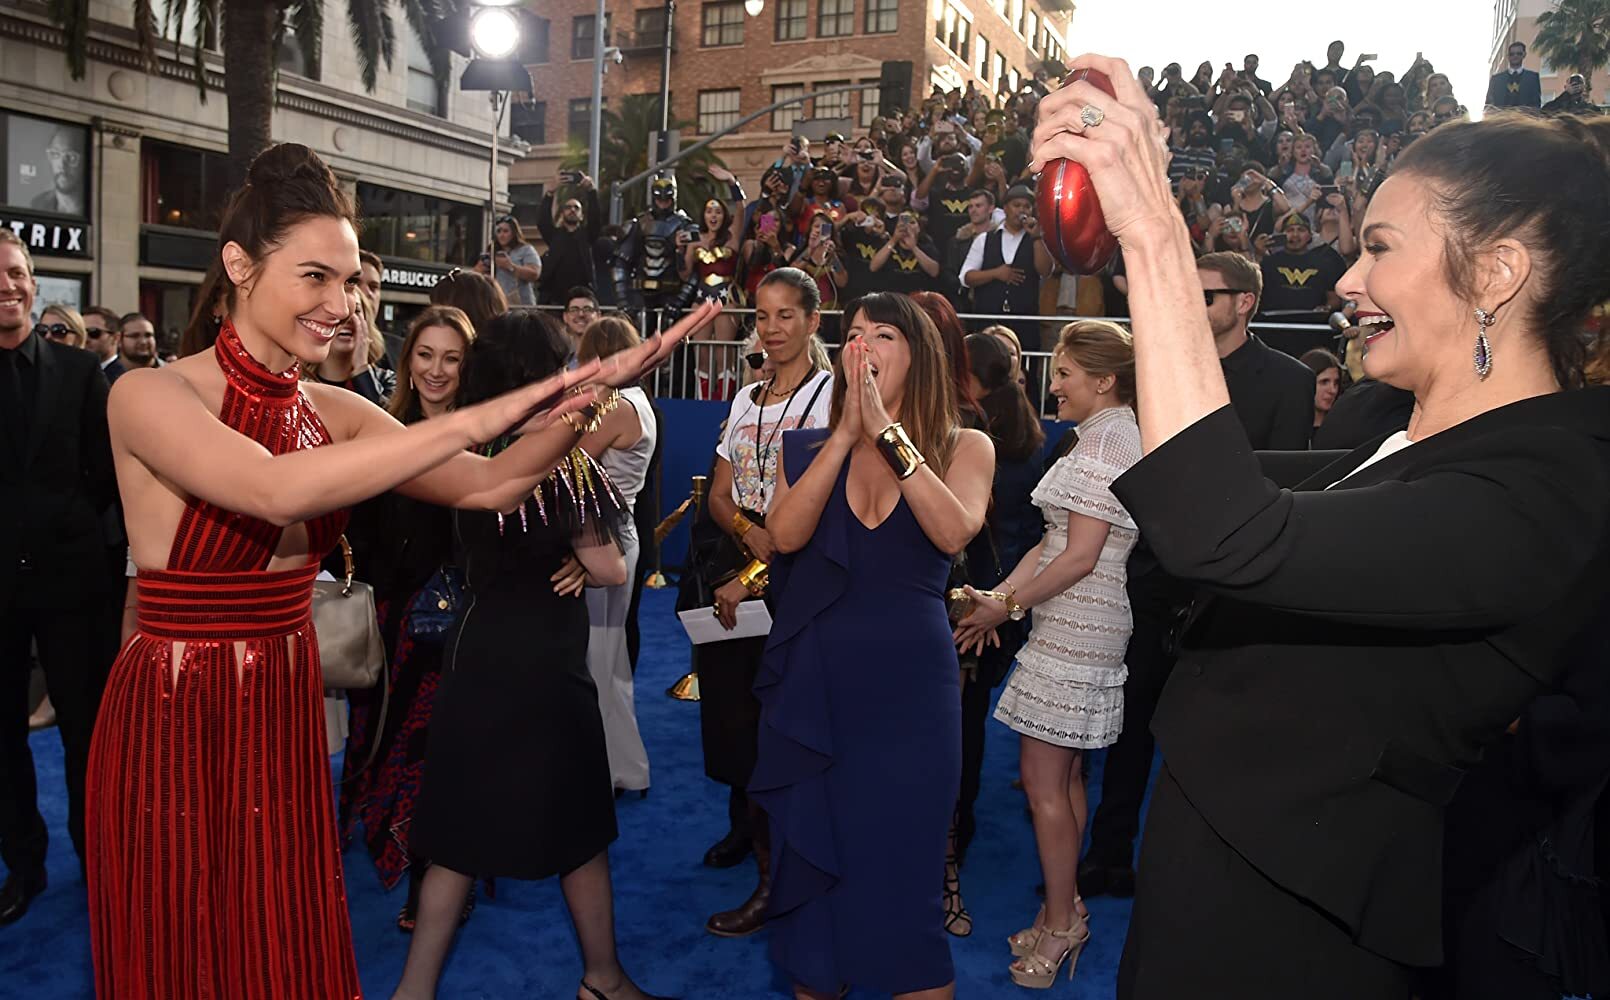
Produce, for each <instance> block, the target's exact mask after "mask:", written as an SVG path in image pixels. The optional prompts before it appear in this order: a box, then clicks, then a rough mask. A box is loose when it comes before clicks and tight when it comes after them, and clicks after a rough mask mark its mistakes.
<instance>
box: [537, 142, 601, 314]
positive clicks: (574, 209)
mask: <svg viewBox="0 0 1610 1000" xmlns="http://www.w3.org/2000/svg"><path fill="white" fill-rule="evenodd" d="M566 188H580V189H581V193H580V195H579V196H578V195H577V194H576V193H575V192H574V191H569V192H567V193H566V195H565V198H564V201H563V202H561V203H559V206H558V208H557V210H556V209H555V202H556V198H555V193H556V192H559V191H562V190H564V189H566ZM602 224H603V213H602V212H600V211H599V208H598V188H597V187H596V186H595V185H594V184H593V179H592V178H591V177H588V176H587V175H586V174H584V173H582V172H581V171H580V170H561V171H559V176H558V177H557V178H556V183H555V184H554V186H553V190H552V191H548V192H547V193H545V194H544V195H543V196H542V206H541V207H540V208H539V209H538V210H537V231H538V232H540V233H542V239H543V242H545V243H547V244H548V252H547V254H546V255H545V256H546V259H545V261H544V262H543V265H542V278H541V281H540V285H541V288H542V293H543V294H542V298H543V300H544V301H547V302H562V301H563V296H564V295H565V293H566V292H567V291H569V290H570V289H572V288H578V287H579V288H592V287H593V284H594V274H595V272H594V271H593V244H594V243H597V242H598V236H599V227H600V226H602Z"/></svg>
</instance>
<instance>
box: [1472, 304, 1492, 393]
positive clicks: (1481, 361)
mask: <svg viewBox="0 0 1610 1000" xmlns="http://www.w3.org/2000/svg"><path fill="white" fill-rule="evenodd" d="M1496 322H1498V317H1497V316H1494V315H1493V314H1492V313H1490V312H1488V311H1487V310H1485V309H1477V310H1476V323H1477V324H1478V325H1479V326H1480V329H1479V330H1478V331H1477V332H1476V351H1475V353H1474V355H1473V356H1472V360H1473V361H1474V362H1475V367H1476V377H1477V378H1479V379H1481V380H1482V381H1486V379H1487V376H1489V375H1491V374H1492V373H1493V345H1492V344H1491V343H1489V342H1488V340H1487V328H1488V327H1490V326H1492V325H1493V324H1494V323H1496Z"/></svg>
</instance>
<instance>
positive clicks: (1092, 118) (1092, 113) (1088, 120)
mask: <svg viewBox="0 0 1610 1000" xmlns="http://www.w3.org/2000/svg"><path fill="white" fill-rule="evenodd" d="M1106 120H1107V113H1106V112H1105V111H1102V110H1101V109H1100V108H1098V107H1096V106H1095V105H1094V104H1086V105H1085V106H1084V108H1083V109H1081V110H1080V112H1079V122H1080V124H1082V125H1083V126H1084V127H1085V128H1095V127H1096V126H1097V125H1100V124H1101V123H1102V122H1104V121H1106Z"/></svg>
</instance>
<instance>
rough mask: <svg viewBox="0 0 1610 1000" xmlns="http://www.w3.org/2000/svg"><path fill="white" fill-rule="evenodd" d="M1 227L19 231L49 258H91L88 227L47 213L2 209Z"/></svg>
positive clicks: (31, 244)
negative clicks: (42, 214) (37, 213)
mask: <svg viewBox="0 0 1610 1000" xmlns="http://www.w3.org/2000/svg"><path fill="white" fill-rule="evenodd" d="M0 226H4V227H5V228H7V229H9V230H11V231H12V232H14V233H16V234H17V236H18V238H19V239H21V240H22V241H23V242H24V243H26V244H27V245H28V249H29V250H30V251H31V252H33V253H36V254H41V255H44V256H49V257H88V256H90V247H89V226H88V225H86V224H84V223H82V222H67V221H64V220H62V219H51V218H46V217H44V216H36V215H24V214H21V213H18V212H13V211H11V210H9V209H6V210H0Z"/></svg>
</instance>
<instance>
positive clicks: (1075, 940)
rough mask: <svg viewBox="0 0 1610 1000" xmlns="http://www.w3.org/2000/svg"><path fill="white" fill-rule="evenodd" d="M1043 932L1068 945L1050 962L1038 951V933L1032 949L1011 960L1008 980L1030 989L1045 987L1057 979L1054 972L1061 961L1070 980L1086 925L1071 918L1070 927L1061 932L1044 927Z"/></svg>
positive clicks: (1087, 933)
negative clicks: (1066, 967) (1009, 978)
mask: <svg viewBox="0 0 1610 1000" xmlns="http://www.w3.org/2000/svg"><path fill="white" fill-rule="evenodd" d="M1045 934H1046V935H1050V936H1051V937H1053V938H1057V939H1058V940H1061V941H1066V942H1068V948H1067V950H1066V951H1064V952H1063V953H1062V954H1061V955H1058V956H1057V958H1056V961H1054V962H1053V961H1052V960H1051V959H1050V958H1047V957H1046V956H1045V955H1042V954H1040V952H1039V950H1038V948H1039V941H1040V940H1044V935H1041V937H1040V938H1039V940H1037V941H1036V943H1035V948H1036V950H1035V951H1032V952H1030V953H1029V954H1027V955H1025V956H1023V957H1021V958H1018V959H1016V960H1014V961H1013V962H1012V964H1011V966H1010V967H1008V968H1007V970H1006V971H1007V973H1008V974H1010V975H1011V977H1012V982H1014V983H1016V984H1018V985H1019V986H1023V987H1026V988H1028V989H1031V990H1048V989H1050V988H1051V984H1053V983H1055V982H1056V981H1057V974H1058V973H1060V972H1061V971H1062V963H1064V962H1066V963H1068V979H1069V980H1070V981H1071V980H1072V979H1073V970H1074V969H1075V968H1077V967H1078V964H1079V952H1080V951H1082V950H1084V946H1085V943H1086V942H1087V941H1089V940H1090V927H1089V925H1088V924H1087V923H1086V922H1085V921H1083V920H1078V921H1075V923H1074V925H1073V926H1072V927H1069V928H1068V929H1067V930H1065V931H1054V930H1051V929H1050V928H1049V927H1048V928H1045Z"/></svg>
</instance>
